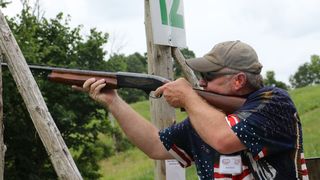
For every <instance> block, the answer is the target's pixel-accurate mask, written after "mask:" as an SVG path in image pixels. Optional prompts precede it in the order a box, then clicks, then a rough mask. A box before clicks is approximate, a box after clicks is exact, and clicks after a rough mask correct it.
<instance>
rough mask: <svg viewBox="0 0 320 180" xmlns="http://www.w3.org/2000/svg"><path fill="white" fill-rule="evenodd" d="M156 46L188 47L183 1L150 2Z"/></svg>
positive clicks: (157, 0)
mask: <svg viewBox="0 0 320 180" xmlns="http://www.w3.org/2000/svg"><path fill="white" fill-rule="evenodd" d="M150 8H151V21H152V30H153V40H154V43H155V44H160V45H167V46H174V47H186V32H185V23H184V12H183V0H150Z"/></svg>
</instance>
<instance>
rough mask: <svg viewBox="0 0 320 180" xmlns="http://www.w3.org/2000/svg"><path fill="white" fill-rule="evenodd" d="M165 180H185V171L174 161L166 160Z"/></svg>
mask: <svg viewBox="0 0 320 180" xmlns="http://www.w3.org/2000/svg"><path fill="white" fill-rule="evenodd" d="M165 162H166V180H186V169H185V168H182V167H181V166H180V164H179V162H178V161H177V160H175V159H169V160H166V161H165Z"/></svg>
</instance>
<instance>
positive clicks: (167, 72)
mask: <svg viewBox="0 0 320 180" xmlns="http://www.w3.org/2000/svg"><path fill="white" fill-rule="evenodd" d="M144 5H145V29H146V40H147V51H148V73H149V74H153V75H159V76H162V77H165V78H167V79H171V80H172V79H173V62H172V60H173V59H172V55H171V47H169V46H160V45H155V44H154V43H153V42H154V41H153V37H152V26H151V16H150V2H149V0H145V3H144ZM150 111H151V112H150V113H151V121H152V122H153V124H155V125H156V126H157V127H158V128H159V129H163V128H165V127H168V126H169V125H171V124H172V123H173V122H174V121H175V118H176V117H175V110H174V108H173V107H171V106H169V104H168V103H167V102H166V101H165V100H164V99H163V98H161V99H150ZM165 169H166V168H165V161H155V178H154V179H156V180H165V179H166V172H165Z"/></svg>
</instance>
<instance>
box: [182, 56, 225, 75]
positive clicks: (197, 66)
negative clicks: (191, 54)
mask: <svg viewBox="0 0 320 180" xmlns="http://www.w3.org/2000/svg"><path fill="white" fill-rule="evenodd" d="M186 63H187V65H188V66H189V67H190V68H191V69H192V70H194V71H198V72H211V71H218V70H220V69H222V68H223V66H220V65H218V64H215V63H213V62H211V61H208V60H207V59H206V58H204V57H201V58H193V59H187V60H186Z"/></svg>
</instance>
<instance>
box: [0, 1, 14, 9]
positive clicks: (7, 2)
mask: <svg viewBox="0 0 320 180" xmlns="http://www.w3.org/2000/svg"><path fill="white" fill-rule="evenodd" d="M10 3H11V2H10V1H5V0H0V7H2V8H6V7H7V5H8V4H10Z"/></svg>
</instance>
